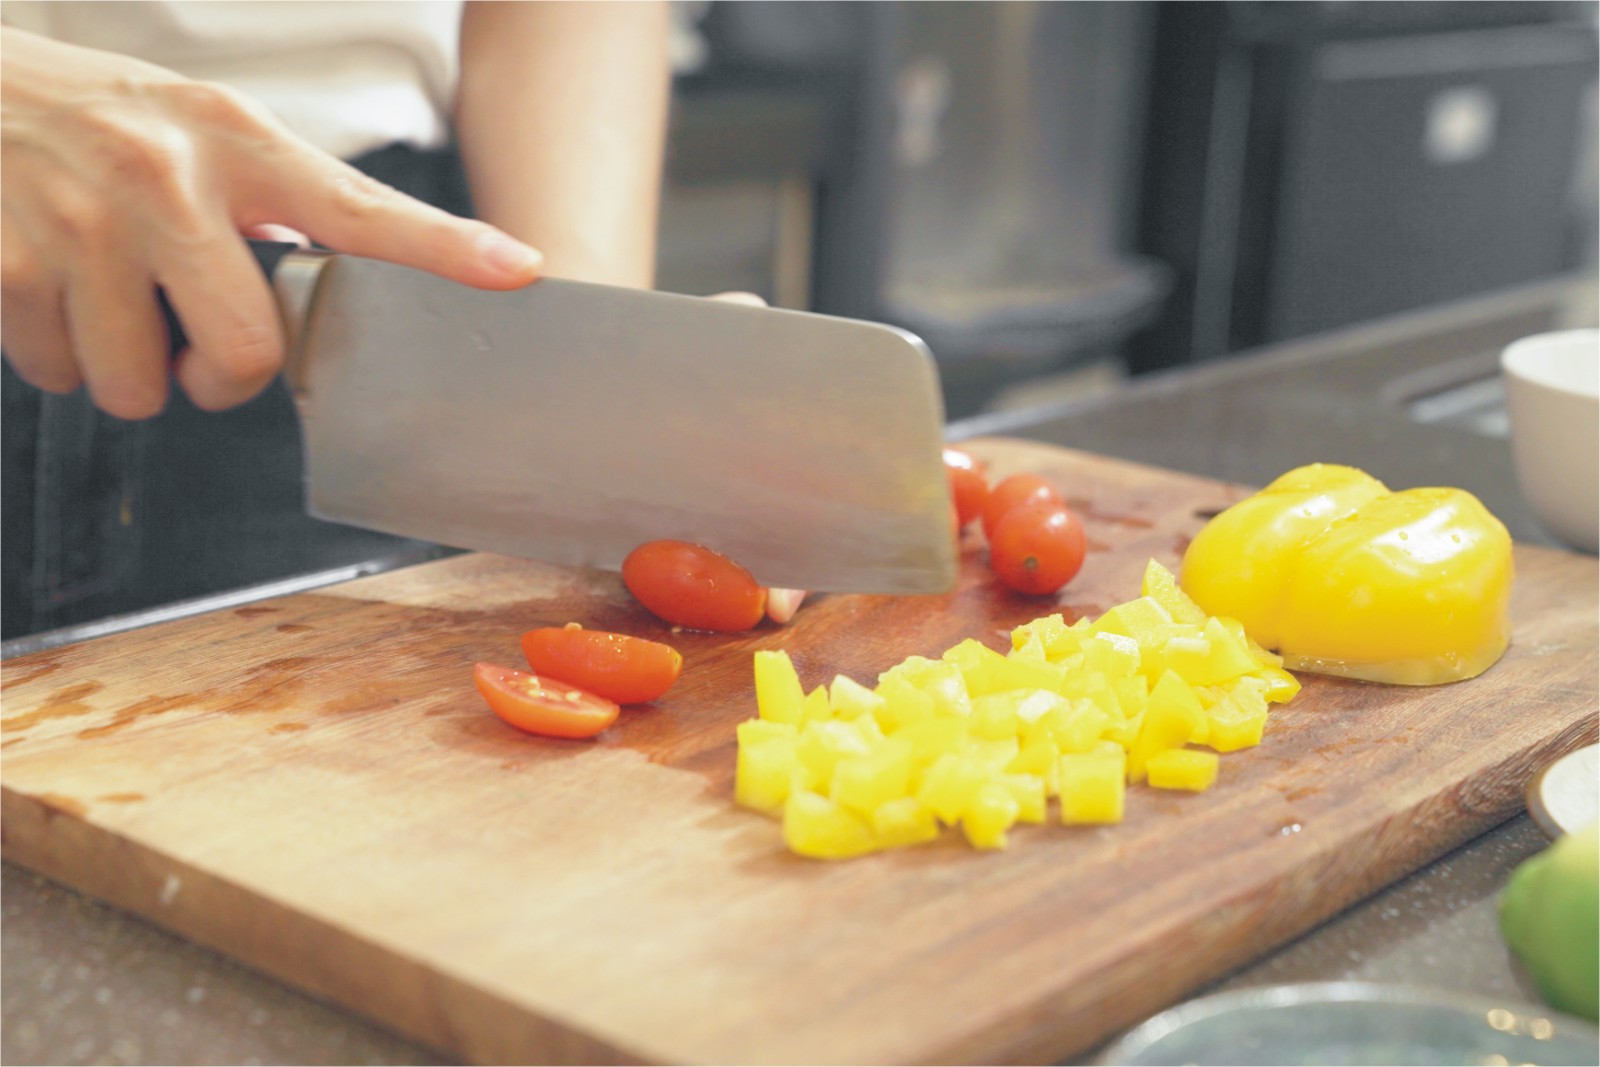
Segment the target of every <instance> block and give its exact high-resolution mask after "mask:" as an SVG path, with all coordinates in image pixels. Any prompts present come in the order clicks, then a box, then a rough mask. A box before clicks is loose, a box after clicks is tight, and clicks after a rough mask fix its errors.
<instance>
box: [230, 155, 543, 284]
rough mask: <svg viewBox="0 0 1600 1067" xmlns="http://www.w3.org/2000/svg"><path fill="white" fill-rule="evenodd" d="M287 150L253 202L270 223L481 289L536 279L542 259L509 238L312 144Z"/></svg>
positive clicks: (340, 248)
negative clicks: (289, 157) (289, 156)
mask: <svg viewBox="0 0 1600 1067" xmlns="http://www.w3.org/2000/svg"><path fill="white" fill-rule="evenodd" d="M291 151H292V152H293V153H294V155H293V162H292V163H291V165H290V167H288V168H287V169H286V170H285V171H282V172H279V173H278V174H276V175H275V176H273V177H272V178H271V184H270V185H268V186H267V187H265V188H261V189H258V190H257V199H258V201H259V202H260V203H261V206H262V207H263V208H264V209H266V210H267V212H268V214H270V215H271V217H272V218H273V219H275V220H276V221H279V222H282V223H286V224H288V225H290V226H293V227H294V228H296V229H299V230H303V231H305V232H306V233H308V234H310V235H311V236H312V237H313V238H315V239H316V240H317V241H319V242H321V243H322V244H324V245H326V246H327V247H329V248H332V249H336V250H337V251H340V252H347V253H350V254H352V255H358V256H366V257H369V258H371V259H382V260H387V261H388V262H390V263H398V264H401V265H402V266H407V267H416V268H418V269H419V270H425V271H429V272H431V273H433V274H438V275H441V276H442V277H445V278H449V279H451V280H452V281H457V282H461V283H462V284H464V285H472V286H477V287H478V288H482V289H516V288H520V287H521V286H524V285H527V284H528V283H529V282H532V281H533V280H534V279H536V278H538V277H539V272H540V268H541V267H542V266H543V263H544V257H543V256H542V255H540V253H539V252H538V250H536V249H534V248H531V247H529V246H528V245H526V244H524V243H522V242H521V241H518V240H517V239H515V238H514V237H511V236H510V235H509V234H506V233H504V232H502V231H501V230H498V229H496V228H494V227H493V226H490V225H488V224H487V223H483V222H477V221H475V220H472V219H463V218H460V217H458V216H455V215H452V214H450V213H449V212H448V211H442V210H440V209H439V208H436V207H433V206H432V205H429V204H424V203H423V202H422V201H420V200H416V199H413V198H412V197H409V196H406V195H405V194H404V193H402V192H399V191H398V190H396V189H393V188H390V187H389V186H387V185H384V184H383V183H382V182H380V181H377V180H376V179H374V178H370V177H368V176H367V175H365V174H363V173H361V172H360V171H359V170H357V169H356V168H354V167H352V166H350V165H349V164H347V163H343V162H341V161H339V160H337V159H334V158H333V157H332V156H326V155H323V154H322V153H320V152H319V151H317V150H316V149H314V148H311V147H310V146H309V145H307V146H296V147H295V148H293V149H291ZM258 177H259V176H258Z"/></svg>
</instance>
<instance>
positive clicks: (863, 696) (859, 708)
mask: <svg viewBox="0 0 1600 1067" xmlns="http://www.w3.org/2000/svg"><path fill="white" fill-rule="evenodd" d="M883 705H884V699H883V697H881V696H879V695H878V694H877V693H874V692H873V691H872V690H870V689H868V688H867V687H866V686H864V685H862V684H861V683H860V682H858V681H856V680H855V679H854V678H849V677H846V676H845V675H842V674H840V675H837V676H835V678H834V679H833V682H832V683H831V684H830V685H829V686H828V706H829V707H830V708H831V709H832V711H833V714H834V717H835V718H840V719H859V718H861V717H862V716H867V715H870V716H872V717H873V718H874V719H876V718H877V717H878V714H879V712H881V711H882V710H883Z"/></svg>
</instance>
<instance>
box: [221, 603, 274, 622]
mask: <svg viewBox="0 0 1600 1067" xmlns="http://www.w3.org/2000/svg"><path fill="white" fill-rule="evenodd" d="M282 610H283V609H282V608H275V607H272V606H270V605H267V604H247V605H245V606H244V607H242V608H234V609H233V613H234V614H235V615H237V616H239V618H241V619H253V618H255V617H257V616H258V615H275V614H277V613H278V612H280V611H282Z"/></svg>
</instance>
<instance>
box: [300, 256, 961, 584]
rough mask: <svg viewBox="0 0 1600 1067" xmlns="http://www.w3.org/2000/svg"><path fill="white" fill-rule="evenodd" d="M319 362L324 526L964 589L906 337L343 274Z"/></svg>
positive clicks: (929, 411) (782, 318) (888, 330)
mask: <svg viewBox="0 0 1600 1067" xmlns="http://www.w3.org/2000/svg"><path fill="white" fill-rule="evenodd" d="M304 360H305V375H304V392H303V396H302V398H301V416H302V419H303V421H304V429H305V439H306V453H307V467H308V479H309V483H310V495H309V502H310V508H311V511H312V513H313V514H315V515H317V516H318V517H321V518H327V519H333V520H336V521H339V522H349V523H353V524H355V525H360V526H366V527H370V528H372V529H376V530H383V531H387V532H390V533H398V534H404V535H406V536H410V537H418V538H423V539H426V540H429V541H436V542H439V543H441V544H447V545H457V546H461V547H465V548H475V549H485V550H489V551H493V552H501V553H505V554H508V555H514V556H521V557H525V558H530V559H539V560H546V561H549V562H553V563H559V564H566V565H575V566H593V567H602V568H616V567H619V566H620V565H621V563H622V560H623V558H624V557H625V556H626V555H627V554H628V552H630V551H631V550H632V549H633V548H635V547H637V546H638V545H639V544H641V543H642V542H645V541H651V540H656V539H659V538H679V539H683V540H688V541H694V542H698V543H701V544H704V545H707V546H708V547H711V548H714V549H716V550H718V551H720V552H722V553H724V554H725V555H728V556H730V557H732V558H733V559H735V560H737V561H739V562H740V563H741V564H743V565H744V566H745V567H746V568H747V569H749V570H750V572H751V573H752V574H753V575H754V576H755V577H756V579H757V580H758V581H759V582H761V583H762V584H763V585H769V586H781V587H787V588H795V589H810V590H827V591H833V592H873V593H937V592H944V591H946V590H948V589H949V588H950V587H951V586H952V585H953V584H954V582H955V573H956V559H955V549H954V546H953V544H952V542H951V538H950V514H949V506H950V505H949V500H948V492H949V490H948V487H947V482H946V480H945V473H944V467H943V463H942V461H941V458H940V446H941V443H942V432H943V407H942V403H941V399H940V394H939V383H938V378H937V374H936V372H935V369H934V366H933V361H932V359H931V357H930V356H929V355H928V352H927V350H926V348H925V347H924V346H923V345H922V343H921V342H920V341H919V340H917V339H916V338H915V337H913V336H912V335H910V334H908V333H906V332H904V331H902V330H898V329H895V328H892V327H888V326H881V325H877V324H872V323H864V322H856V321H852V320H847V319H839V318H833V317H829V316H822V315H814V314H809V313H805V312H798V311H786V310H779V309H772V308H760V307H751V306H747V305H742V304H735V303H731V302H724V301H716V300H707V299H701V298H697V297H687V296H675V295H671V294H667V293H657V292H643V291H638V290H630V289H618V288H612V287H609V286H599V285H590V284H585V283H581V282H572V281H565V280H562V279H555V278H549V279H545V280H543V281H540V282H538V283H537V284H535V285H532V286H529V287H527V288H524V289H519V290H515V291H512V292H486V291H483V290H474V289H468V288H465V287H462V286H459V285H455V284H453V283H450V282H446V281H442V280H440V279H438V278H436V277H434V276H432V275H429V274H426V273H424V272H421V271H416V270H411V269H408V268H404V267H397V266H393V265H391V264H386V263H378V262H376V261H372V260H359V259H352V258H348V257H336V258H334V259H333V260H332V261H331V262H329V263H328V265H327V266H325V267H324V268H323V270H322V274H321V277H320V279H319V281H318V284H317V289H316V294H315V297H314V299H313V301H312V306H311V310H310V316H309V319H308V321H307V323H306V326H305V338H304ZM867 440H870V442H871V446H870V447H863V442H864V441H867Z"/></svg>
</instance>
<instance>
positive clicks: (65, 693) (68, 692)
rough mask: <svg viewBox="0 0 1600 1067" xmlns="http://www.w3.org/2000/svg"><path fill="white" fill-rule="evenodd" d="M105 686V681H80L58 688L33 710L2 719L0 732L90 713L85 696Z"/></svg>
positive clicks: (23, 728)
mask: <svg viewBox="0 0 1600 1067" xmlns="http://www.w3.org/2000/svg"><path fill="white" fill-rule="evenodd" d="M104 688H105V683H103V682H79V683H78V684H77V685H69V686H65V687H63V688H61V689H57V690H56V691H55V692H53V693H51V694H50V695H49V696H47V697H45V699H44V703H43V704H41V705H39V706H38V707H37V708H34V709H33V710H32V711H24V712H22V713H20V714H17V715H11V716H8V717H7V718H6V719H4V720H0V733H8V734H9V733H15V732H16V731H18V730H26V729H28V728H29V727H30V726H35V725H37V724H38V723H41V722H47V721H49V720H51V719H70V718H73V717H75V716H78V715H88V714H89V713H91V712H92V711H94V709H93V708H91V707H90V706H89V705H88V703H86V702H85V700H84V698H85V697H89V696H93V695H94V694H95V693H98V692H99V691H100V690H102V689H104Z"/></svg>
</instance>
